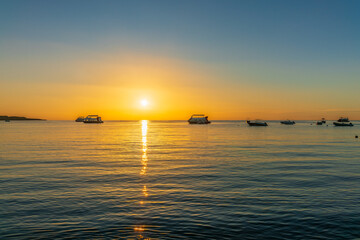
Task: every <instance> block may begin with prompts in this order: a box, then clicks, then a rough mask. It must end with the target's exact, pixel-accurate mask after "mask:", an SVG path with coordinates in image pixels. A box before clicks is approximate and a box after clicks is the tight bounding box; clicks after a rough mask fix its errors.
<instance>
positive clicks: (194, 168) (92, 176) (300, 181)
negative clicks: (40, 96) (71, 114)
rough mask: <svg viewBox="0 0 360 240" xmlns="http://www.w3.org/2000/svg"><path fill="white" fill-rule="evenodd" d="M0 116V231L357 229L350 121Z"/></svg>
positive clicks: (42, 235) (358, 174)
mask: <svg viewBox="0 0 360 240" xmlns="http://www.w3.org/2000/svg"><path fill="white" fill-rule="evenodd" d="M268 123H269V126H268V127H249V126H247V125H246V123H245V121H214V122H213V123H211V124H210V125H189V124H187V122H186V121H128V122H126V121H106V122H104V123H103V124H83V123H76V122H74V121H11V122H9V123H6V122H0V140H1V144H0V239H357V238H360V140H359V139H356V138H355V135H360V125H359V124H360V123H359V122H356V121H355V122H353V123H354V124H355V126H354V127H334V126H333V125H332V121H331V122H330V121H328V123H327V124H328V126H326V124H325V125H323V126H316V125H314V124H313V125H311V123H312V122H311V121H298V122H297V123H296V125H294V126H286V125H281V124H280V123H279V122H278V121H277V122H275V121H273V122H272V121H269V122H268Z"/></svg>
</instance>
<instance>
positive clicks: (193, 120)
mask: <svg viewBox="0 0 360 240" xmlns="http://www.w3.org/2000/svg"><path fill="white" fill-rule="evenodd" d="M188 123H190V124H209V123H211V122H210V121H209V120H208V116H205V115H204V114H193V115H192V116H191V117H190V119H189V120H188Z"/></svg>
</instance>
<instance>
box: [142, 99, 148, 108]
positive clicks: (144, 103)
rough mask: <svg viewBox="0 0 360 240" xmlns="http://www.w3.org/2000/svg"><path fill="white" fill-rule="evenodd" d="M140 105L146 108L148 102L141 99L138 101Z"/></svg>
mask: <svg viewBox="0 0 360 240" xmlns="http://www.w3.org/2000/svg"><path fill="white" fill-rule="evenodd" d="M140 104H141V106H142V107H147V106H148V105H149V101H148V100H146V99H142V100H141V101H140Z"/></svg>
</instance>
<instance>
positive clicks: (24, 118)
mask: <svg viewBox="0 0 360 240" xmlns="http://www.w3.org/2000/svg"><path fill="white" fill-rule="evenodd" d="M5 120H42V121H44V120H46V119H40V118H27V117H17V116H0V121H5Z"/></svg>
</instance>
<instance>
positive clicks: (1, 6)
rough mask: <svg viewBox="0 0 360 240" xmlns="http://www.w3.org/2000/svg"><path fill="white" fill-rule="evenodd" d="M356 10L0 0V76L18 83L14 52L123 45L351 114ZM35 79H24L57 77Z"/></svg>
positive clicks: (100, 50)
mask: <svg viewBox="0 0 360 240" xmlns="http://www.w3.org/2000/svg"><path fill="white" fill-rule="evenodd" d="M359 12H360V1H340V0H338V1H330V0H317V1H268V0H266V1H261V0H249V1H240V0H236V1H220V0H218V1H213V0H196V1H194V0H191V1H190V0H189V1H166V0H164V1H155V0H152V1H150V0H147V1H145V0H144V1H134V0H131V1H91V0H84V1H74V0H72V1H68V0H65V1H36V0H34V1H28V0H27V1H18V0H11V1H10V0H9V1H5V0H2V1H1V2H0V51H1V52H2V53H1V55H0V63H2V64H3V67H0V71H1V72H0V77H1V79H0V81H1V82H2V83H4V82H6V81H10V79H11V81H12V82H14V81H19V82H22V81H26V79H23V78H21V77H13V76H14V74H13V72H11V71H10V70H9V69H15V68H17V67H19V68H20V69H21V68H22V67H24V66H22V64H23V65H24V64H25V65H26V64H27V63H28V62H29V61H30V60H29V61H28V62H25V63H24V59H35V60H36V59H37V60H38V61H39V64H41V63H43V64H44V66H47V65H46V64H47V63H48V62H57V63H59V62H61V61H62V60H63V61H65V62H66V59H69V58H70V59H79V58H82V57H85V58H86V57H89V58H92V57H98V56H101V55H102V54H104V55H105V54H109V53H112V52H121V51H125V50H126V51H129V49H130V50H133V51H138V52H145V53H148V54H149V55H151V54H156V55H162V56H166V57H169V58H174V59H182V60H183V61H189V62H192V63H194V65H196V64H199V66H207V68H209V69H211V68H212V69H215V71H217V74H219V77H218V80H217V81H219V82H222V84H224V85H226V84H230V85H231V84H234V83H236V82H237V81H245V83H246V82H247V83H249V84H254V86H265V87H266V86H269V87H273V88H276V87H281V88H283V91H287V89H289V90H290V89H293V88H299V89H300V90H301V91H307V90H310V89H312V88H316V89H321V88H323V89H326V90H325V91H326V93H324V98H326V101H329V100H330V98H331V96H334V98H338V102H337V105H336V106H334V103H331V104H330V105H329V106H325V105H322V106H321V107H322V110H324V111H325V109H326V108H329V109H333V108H334V109H338V108H340V107H341V106H344V110H346V109H348V110H349V112H351V111H354V112H357V111H359V110H360V109H358V108H357V107H356V106H355V105H351V104H353V103H354V102H355V101H357V102H359V100H360V99H359V97H358V96H356V93H357V90H358V89H359V87H360V84H359V82H360V81H359V80H360V79H359V76H360V70H359V65H360V14H359ZM52 44H55V45H57V46H65V47H63V48H62V49H61V50H57V49H54V47H51V46H53V45H52ZM60 51H61V52H60ZM4 63H5V66H4ZM34 69H36V67H34ZM34 71H35V70H34ZM30 72H31V71H30ZM35 72H36V71H35ZM28 74H30V73H28ZM237 75H242V76H247V77H248V78H247V79H251V80H239V78H237V77H236V76H237ZM44 79H45V78H38V79H37V80H32V81H58V80H49V79H50V78H46V79H47V80H44ZM51 79H53V78H51ZM64 81H65V80H64ZM68 81H76V79H73V80H68ZM8 84H10V83H9V82H8ZM345 85H346V87H345ZM355 90H356V91H355ZM339 91H341V94H338V95H336V94H337V93H339ZM348 95H351V96H352V97H350V98H349V97H348ZM357 95H359V94H357ZM253 97H256V96H253ZM309 97H310V98H312V99H313V100H314V101H316V100H318V99H317V98H316V96H315V95H310V96H309ZM299 101H300V100H299ZM342 101H343V102H342ZM356 116H358V115H356ZM359 117H360V115H359Z"/></svg>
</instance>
